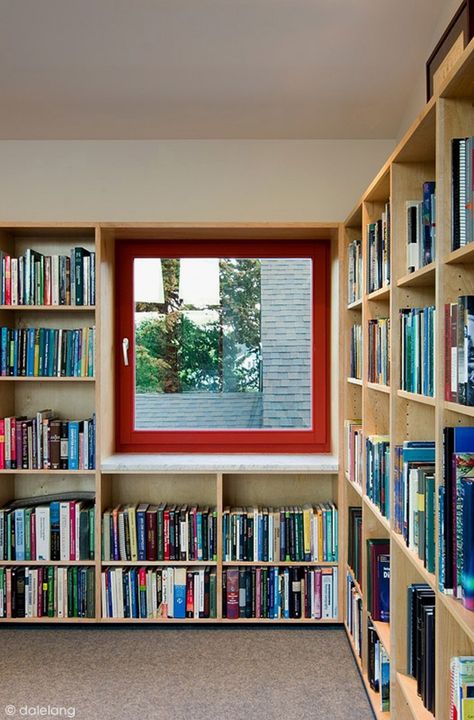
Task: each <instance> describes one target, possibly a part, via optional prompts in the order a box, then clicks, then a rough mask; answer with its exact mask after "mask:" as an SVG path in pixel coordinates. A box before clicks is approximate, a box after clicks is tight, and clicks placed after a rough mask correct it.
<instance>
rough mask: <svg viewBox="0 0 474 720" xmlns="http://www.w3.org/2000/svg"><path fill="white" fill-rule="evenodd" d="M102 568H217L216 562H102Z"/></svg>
mask: <svg viewBox="0 0 474 720" xmlns="http://www.w3.org/2000/svg"><path fill="white" fill-rule="evenodd" d="M101 565H102V568H106V567H125V568H127V567H188V566H189V567H196V566H200V567H207V566H211V567H215V566H216V565H217V562H216V561H215V560H137V561H136V562H135V561H132V560H101Z"/></svg>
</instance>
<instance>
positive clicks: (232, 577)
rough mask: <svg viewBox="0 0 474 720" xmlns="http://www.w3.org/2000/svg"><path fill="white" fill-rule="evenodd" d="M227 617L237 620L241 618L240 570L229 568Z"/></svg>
mask: <svg viewBox="0 0 474 720" xmlns="http://www.w3.org/2000/svg"><path fill="white" fill-rule="evenodd" d="M226 599H227V617H228V618H229V619H230V620H236V619H237V618H238V617H239V568H237V567H230V568H227V587H226Z"/></svg>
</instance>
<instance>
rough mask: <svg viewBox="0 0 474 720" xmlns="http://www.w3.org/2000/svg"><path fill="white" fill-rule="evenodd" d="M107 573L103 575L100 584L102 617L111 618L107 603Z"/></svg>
mask: <svg viewBox="0 0 474 720" xmlns="http://www.w3.org/2000/svg"><path fill="white" fill-rule="evenodd" d="M105 575H106V572H105V571H104V572H102V573H101V577H100V584H101V588H102V592H101V600H102V617H103V618H107V617H109V603H108V602H107V581H106V578H105Z"/></svg>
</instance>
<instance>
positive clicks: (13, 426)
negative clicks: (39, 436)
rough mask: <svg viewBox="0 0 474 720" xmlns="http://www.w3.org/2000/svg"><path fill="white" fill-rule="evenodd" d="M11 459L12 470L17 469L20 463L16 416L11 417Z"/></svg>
mask: <svg viewBox="0 0 474 720" xmlns="http://www.w3.org/2000/svg"><path fill="white" fill-rule="evenodd" d="M10 460H11V467H12V470H16V469H17V467H18V465H17V461H16V418H15V417H12V418H11V419H10Z"/></svg>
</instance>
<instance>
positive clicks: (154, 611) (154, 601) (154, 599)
mask: <svg viewBox="0 0 474 720" xmlns="http://www.w3.org/2000/svg"><path fill="white" fill-rule="evenodd" d="M151 617H153V618H156V617H158V592H157V583H156V572H152V574H151Z"/></svg>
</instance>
